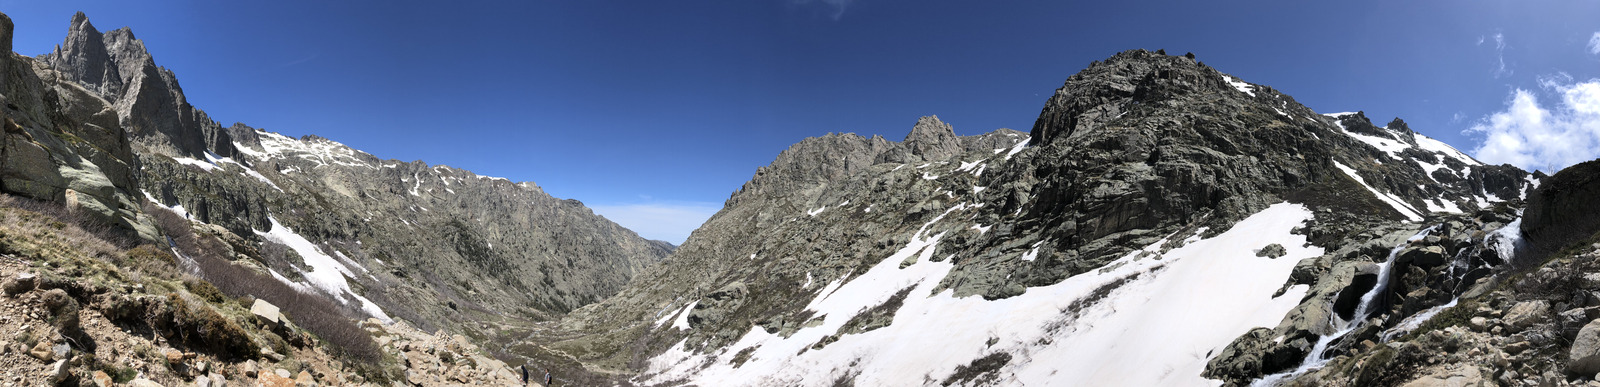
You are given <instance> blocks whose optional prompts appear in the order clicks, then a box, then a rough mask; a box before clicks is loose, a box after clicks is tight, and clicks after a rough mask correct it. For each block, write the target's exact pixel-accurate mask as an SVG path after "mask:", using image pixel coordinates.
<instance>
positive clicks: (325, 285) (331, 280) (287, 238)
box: [253, 215, 393, 322]
mask: <svg viewBox="0 0 1600 387" xmlns="http://www.w3.org/2000/svg"><path fill="white" fill-rule="evenodd" d="M267 220H268V221H270V222H272V229H271V230H268V231H265V232H263V231H261V230H253V231H255V232H256V235H259V236H261V237H262V238H264V239H266V240H269V241H273V242H277V243H282V244H284V245H285V246H289V248H290V249H293V250H294V252H295V253H297V254H300V258H301V259H303V260H304V261H305V263H306V266H310V267H311V272H308V273H301V274H302V275H304V277H305V278H306V280H307V281H310V282H311V286H314V287H316V288H317V289H319V290H322V291H323V292H326V293H327V294H329V295H332V296H333V298H335V299H337V300H339V302H341V303H349V300H348V299H346V297H353V298H355V299H356V300H357V301H360V302H361V309H362V310H363V311H366V312H367V314H369V315H372V317H376V318H378V319H380V320H383V321H385V322H389V321H393V320H392V319H390V318H389V315H388V314H385V313H384V312H383V309H382V308H379V307H378V305H377V304H373V303H372V301H371V300H368V299H367V298H366V297H362V296H361V295H359V294H356V293H355V291H352V290H350V283H348V282H345V276H352V277H354V276H355V274H354V273H352V272H351V271H350V269H349V268H347V267H345V265H344V264H341V263H339V261H338V260H335V259H334V258H333V257H330V256H328V254H324V253H323V252H322V249H319V248H317V245H316V244H314V243H311V241H310V240H307V239H306V238H305V237H303V236H300V234H296V233H295V232H294V230H290V229H289V227H286V226H284V225H283V224H280V223H278V218H276V217H273V216H271V215H268V216H267ZM363 269H365V268H363ZM290 284H292V285H297V284H295V283H292V282H291V283H290Z"/></svg>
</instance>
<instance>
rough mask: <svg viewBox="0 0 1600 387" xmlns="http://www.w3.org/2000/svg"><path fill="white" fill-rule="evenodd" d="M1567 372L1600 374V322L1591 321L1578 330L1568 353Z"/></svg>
mask: <svg viewBox="0 0 1600 387" xmlns="http://www.w3.org/2000/svg"><path fill="white" fill-rule="evenodd" d="M1567 372H1568V373H1573V374H1579V375H1594V374H1595V373H1597V372H1600V320H1594V321H1590V322H1589V323H1588V324H1586V325H1584V326H1583V328H1581V329H1579V330H1578V337H1577V338H1576V339H1573V340H1572V348H1571V349H1569V350H1568V351H1567Z"/></svg>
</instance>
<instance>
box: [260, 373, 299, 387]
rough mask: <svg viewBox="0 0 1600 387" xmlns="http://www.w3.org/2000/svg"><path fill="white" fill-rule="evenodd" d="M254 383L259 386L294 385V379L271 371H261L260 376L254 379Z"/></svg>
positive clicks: (289, 386) (282, 386) (283, 386)
mask: <svg viewBox="0 0 1600 387" xmlns="http://www.w3.org/2000/svg"><path fill="white" fill-rule="evenodd" d="M284 373H288V371H285V372H284ZM256 383H257V384H258V385H260V386H261V387H294V379H289V378H288V377H285V376H283V375H279V374H276V373H271V372H266V373H262V374H261V378H260V379H256Z"/></svg>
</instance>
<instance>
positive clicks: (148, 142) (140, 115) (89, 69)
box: [38, 12, 235, 159]
mask: <svg viewBox="0 0 1600 387" xmlns="http://www.w3.org/2000/svg"><path fill="white" fill-rule="evenodd" d="M38 59H39V61H40V62H44V63H45V64H47V65H49V66H50V67H52V68H55V69H57V70H58V71H61V73H62V76H63V77H65V78H66V79H67V80H69V81H73V82H77V83H79V84H82V85H83V86H84V87H85V88H87V89H89V90H90V91H93V92H94V93H95V94H96V95H98V96H99V97H100V98H104V99H105V100H106V101H109V102H111V104H112V105H113V106H114V107H115V109H116V113H117V117H118V119H119V120H120V122H121V124H122V126H123V127H125V128H126V129H127V130H128V132H129V134H131V135H132V137H133V139H134V140H135V141H137V142H139V143H141V144H142V145H144V146H148V147H152V148H155V149H157V150H158V151H159V152H162V153H169V154H173V155H177V156H184V157H190V158H195V159H204V157H203V156H204V154H205V152H207V151H210V152H213V153H215V154H217V155H219V156H222V157H231V156H233V155H234V153H235V151H234V148H233V140H232V139H230V138H229V137H228V133H227V131H225V130H223V128H222V126H221V125H218V124H217V123H216V122H215V121H212V120H211V118H210V117H209V116H207V115H206V114H205V112H203V111H200V110H199V109H197V108H195V107H194V106H192V105H190V104H189V102H188V101H187V100H186V99H185V98H184V95H183V88H182V87H179V86H178V79H177V76H175V75H173V74H172V71H171V70H167V69H166V68H164V67H157V66H156V64H155V60H154V59H153V58H152V57H151V56H150V53H149V51H147V50H145V47H144V42H143V41H140V40H138V39H136V38H134V36H133V31H132V30H130V29H128V28H121V29H117V30H113V31H110V32H106V33H104V34H102V33H100V32H99V31H98V30H96V29H95V28H94V25H93V24H90V23H89V19H88V17H85V16H84V14H83V13H82V12H79V13H77V14H76V15H73V17H72V26H71V28H69V29H68V31H67V38H66V40H65V41H63V42H62V43H61V45H59V46H57V47H56V50H55V51H53V52H51V53H49V54H44V55H41V56H39V58H38Z"/></svg>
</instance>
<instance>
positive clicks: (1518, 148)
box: [1468, 74, 1600, 172]
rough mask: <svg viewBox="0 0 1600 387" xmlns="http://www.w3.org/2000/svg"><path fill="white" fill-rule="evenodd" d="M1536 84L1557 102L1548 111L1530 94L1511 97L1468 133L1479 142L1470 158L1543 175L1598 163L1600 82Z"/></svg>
mask: <svg viewBox="0 0 1600 387" xmlns="http://www.w3.org/2000/svg"><path fill="white" fill-rule="evenodd" d="M1539 84H1540V88H1541V89H1544V90H1545V91H1547V92H1548V93H1549V94H1551V95H1553V96H1556V97H1558V98H1559V101H1556V102H1555V103H1554V104H1553V105H1552V106H1549V107H1546V106H1544V105H1542V104H1540V102H1539V100H1538V98H1537V97H1536V96H1535V92H1534V91H1530V90H1525V89H1521V88H1518V89H1516V90H1514V91H1512V92H1511V96H1510V98H1509V99H1508V100H1507V101H1506V108H1505V110H1503V111H1500V112H1497V113H1494V114H1491V115H1489V116H1488V117H1485V118H1484V119H1483V120H1481V121H1480V122H1479V123H1478V124H1476V125H1473V126H1472V128H1471V129H1468V132H1469V133H1477V134H1481V135H1482V136H1483V144H1482V145H1481V146H1479V147H1478V148H1477V149H1475V150H1473V153H1474V155H1473V157H1476V158H1478V159H1479V160H1483V161H1484V162H1488V163H1491V164H1500V163H1506V164H1512V165H1516V166H1518V167H1521V168H1523V169H1528V170H1535V169H1538V170H1543V171H1546V172H1555V171H1558V170H1560V169H1561V168H1565V167H1567V166H1570V165H1573V164H1577V163H1580V162H1583V161H1588V160H1593V159H1595V158H1600V79H1590V80H1587V81H1581V82H1578V81H1574V80H1573V79H1572V77H1571V76H1569V75H1566V74H1560V75H1557V76H1554V77H1548V78H1545V79H1541V80H1540V82H1539Z"/></svg>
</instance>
